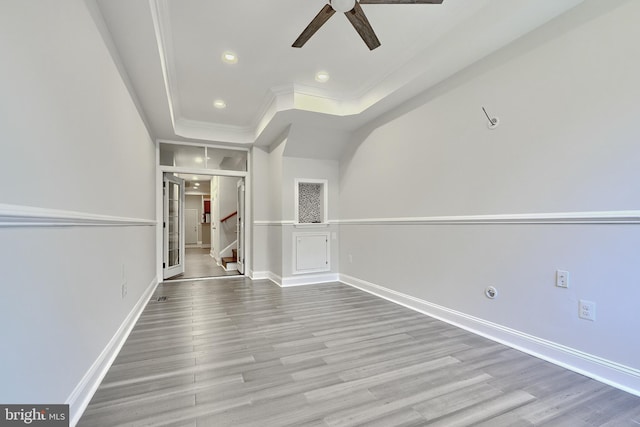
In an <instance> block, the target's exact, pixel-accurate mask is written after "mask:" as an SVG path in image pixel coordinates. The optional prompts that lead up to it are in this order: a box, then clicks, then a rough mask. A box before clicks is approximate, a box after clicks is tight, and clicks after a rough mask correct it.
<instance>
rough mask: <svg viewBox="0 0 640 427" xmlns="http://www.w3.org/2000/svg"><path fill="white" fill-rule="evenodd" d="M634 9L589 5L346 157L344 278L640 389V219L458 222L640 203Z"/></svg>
mask: <svg viewBox="0 0 640 427" xmlns="http://www.w3.org/2000/svg"><path fill="white" fill-rule="evenodd" d="M638 16H640V2H637V1H616V2H595V1H593V2H585V3H584V4H583V5H582V6H579V7H578V8H576V9H575V10H573V11H572V12H570V13H569V14H568V15H565V16H563V17H561V18H559V19H556V20H555V21H553V22H551V23H549V24H548V25H546V26H544V27H543V28H541V29H540V30H538V31H536V32H534V33H532V34H531V35H528V36H526V37H524V38H523V39H521V40H519V41H517V42H515V43H514V44H512V45H510V46H508V47H507V48H505V49H503V50H501V51H499V52H497V53H496V54H494V55H491V56H490V57H488V58H486V59H485V60H483V61H481V62H480V63H478V64H476V65H474V66H472V67H470V68H469V69H467V70H465V71H463V72H462V73H460V74H459V75H457V76H454V77H453V78H451V79H449V80H447V81H445V82H443V83H442V84H441V85H439V86H438V87H436V88H434V89H433V90H431V91H430V92H427V93H425V94H421V95H419V96H418V97H417V98H416V99H414V100H412V101H411V102H409V103H407V104H406V105H404V106H403V107H401V108H400V109H398V110H396V111H394V112H392V113H390V114H389V115H387V116H386V117H384V118H381V119H380V120H379V121H378V122H377V123H376V124H375V126H372V127H371V129H369V131H370V132H364V133H363V134H362V138H361V139H360V140H358V141H355V142H354V146H353V147H352V148H351V151H350V153H349V154H348V155H346V156H345V158H344V159H343V160H342V162H341V176H340V179H341V181H340V214H341V219H342V220H343V222H342V224H341V227H340V231H341V240H340V241H341V247H340V252H341V258H340V272H341V274H342V275H343V277H344V278H345V280H346V281H348V282H351V283H353V284H357V285H359V286H362V287H365V288H367V289H369V290H372V291H376V292H379V293H381V294H384V295H385V296H388V297H390V298H400V299H403V298H404V301H409V302H408V303H409V304H416V305H417V306H419V307H421V308H425V307H426V308H425V309H426V310H427V311H428V310H429V309H433V310H434V311H435V312H438V314H440V315H441V316H443V317H444V318H447V317H449V320H452V319H454V320H455V319H463V321H465V322H467V323H468V325H467V326H469V327H472V328H473V327H476V328H477V329H479V330H480V329H482V328H485V326H486V328H485V329H484V331H485V332H486V333H487V334H490V335H491V334H496V336H501V337H502V339H505V340H506V341H509V340H512V342H516V341H518V340H519V341H518V345H521V346H523V347H525V348H527V347H528V349H529V350H532V351H536V352H538V353H540V354H542V355H543V356H546V357H548V358H550V359H554V360H556V361H557V362H560V363H566V364H568V365H572V366H573V367H575V368H577V369H582V370H585V371H590V372H589V373H590V374H591V375H593V376H597V377H600V378H602V379H605V380H607V381H609V382H611V383H616V384H617V385H619V386H622V387H623V388H626V389H627V390H630V391H633V392H636V393H640V360H639V359H638V358H637V356H636V355H637V354H638V353H639V352H640V343H639V342H638V340H635V339H632V338H631V337H633V336H635V335H636V334H637V331H638V330H640V318H639V317H638V316H637V315H636V312H637V310H636V309H635V305H634V302H635V301H636V300H638V299H640V286H638V285H639V284H640V259H639V257H638V250H637V246H638V242H639V241H640V226H639V225H637V224H607V225H602V224H548V223H545V222H542V221H538V222H536V221H533V222H534V223H533V224H502V223H499V224H483V223H481V222H478V221H473V220H470V221H467V222H466V223H460V220H462V219H464V218H462V217H461V216H468V215H495V214H521V213H522V214H527V213H547V212H550V213H562V212H582V211H621V210H634V209H635V210H638V209H640V185H638V182H639V180H640V172H639V171H640V169H638V159H639V158H640V144H638V141H639V140H640V127H638V124H637V123H638V117H639V116H640V104H638V99H640V81H639V80H638V77H637V76H638V75H640V45H639V44H638V43H637V40H638V39H639V38H640V30H639V27H638V26H637V17H638ZM481 106H485V107H486V108H487V110H488V111H489V112H490V113H491V114H492V115H496V116H498V117H499V118H500V121H501V123H500V126H499V127H498V128H497V129H496V130H493V131H491V130H488V129H487V127H486V122H487V120H486V118H485V117H484V113H483V112H482V110H481ZM614 215H616V214H615V212H614ZM437 216H447V217H450V218H449V219H450V221H449V222H444V223H443V222H433V220H434V218H433V217H437ZM620 216H624V214H622V213H620ZM407 217H414V218H422V223H419V224H408V223H407V220H406V218H407ZM371 218H387V219H388V221H378V222H375V221H358V220H366V219H371ZM403 218H405V219H403ZM346 220H354V221H353V222H352V223H349V221H346ZM556 269H563V270H569V271H570V288H569V289H560V288H556V287H555V286H554V282H555V271H556ZM488 285H493V286H495V287H497V288H498V292H499V296H498V298H497V299H495V300H488V299H487V298H486V297H485V296H484V295H483V290H484V288H485V287H486V286H488ZM378 287H382V288H378ZM402 295H406V296H409V297H411V298H413V300H411V298H409V299H406V298H405V297H404V296H402ZM579 299H587V300H591V301H595V302H596V303H597V320H596V321H595V322H590V321H585V320H581V319H578V300H579ZM469 316H472V317H469ZM496 325H500V326H501V327H505V328H510V329H511V331H508V332H506V331H507V330H506V329H502V330H499V328H498V327H497V326H496ZM503 332H504V333H503ZM501 333H503V335H500V334H501ZM541 340H546V341H544V342H543V341H541ZM536 343H537V344H536ZM534 344H535V345H534ZM538 344H540V345H539V346H537V345H538ZM536 346H537V347H536ZM560 346H566V347H567V349H562V348H561V347H560ZM565 350H566V351H565ZM580 352H584V353H586V355H584V354H581V353H580ZM627 368H630V369H627Z"/></svg>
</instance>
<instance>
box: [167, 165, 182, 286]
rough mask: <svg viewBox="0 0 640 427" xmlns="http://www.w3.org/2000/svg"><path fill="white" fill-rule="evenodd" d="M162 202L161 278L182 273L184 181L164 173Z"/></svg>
mask: <svg viewBox="0 0 640 427" xmlns="http://www.w3.org/2000/svg"><path fill="white" fill-rule="evenodd" d="M162 195H163V197H162V201H163V205H164V214H163V231H164V239H163V246H164V256H163V260H162V267H163V273H162V275H163V277H164V278H165V279H166V278H169V277H173V276H176V275H178V274H182V273H184V180H183V179H180V178H178V177H175V176H173V175H172V174H168V173H165V174H164V175H163V185H162Z"/></svg>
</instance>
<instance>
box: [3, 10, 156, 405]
mask: <svg viewBox="0 0 640 427" xmlns="http://www.w3.org/2000/svg"><path fill="white" fill-rule="evenodd" d="M0 53H1V55H2V67H0V139H1V141H2V142H1V150H2V155H0V181H2V182H3V185H2V190H1V193H0V204H2V205H0V217H3V218H6V217H7V211H11V210H17V211H23V212H25V211H29V207H35V208H37V209H35V210H31V214H33V213H34V212H35V216H33V217H32V220H33V219H34V218H35V220H34V222H35V223H37V224H40V225H42V226H36V227H33V226H28V225H26V226H22V227H11V226H7V223H6V222H2V221H0V222H2V223H3V224H4V225H2V226H0V241H1V242H2V244H1V245H0V268H1V269H2V272H3V279H2V285H3V286H2V289H3V298H1V299H0V324H2V325H3V326H2V333H1V335H2V340H1V341H2V344H1V345H2V349H1V350H0V377H1V378H2V381H0V401H2V402H5V403H71V404H72V408H71V412H72V416H77V415H78V409H79V408H80V406H82V405H83V399H86V398H87V397H88V396H89V395H90V393H89V392H90V388H91V386H92V385H93V384H91V382H92V381H95V380H97V379H99V378H98V377H99V372H97V371H96V365H94V363H97V362H98V361H99V360H100V359H99V357H100V355H101V353H102V352H103V351H104V350H105V349H107V350H113V348H109V347H108V346H109V343H110V340H112V338H113V337H114V336H116V334H117V332H118V330H119V328H120V327H121V326H122V325H123V324H125V320H126V319H127V316H129V315H130V314H131V313H132V312H133V311H134V309H135V307H136V304H137V303H138V302H139V300H141V299H142V301H144V299H143V298H144V296H145V295H147V294H146V292H148V291H149V290H150V289H152V288H153V285H154V284H155V277H154V276H155V273H154V268H155V259H154V253H155V227H154V225H149V224H153V218H154V215H155V209H154V194H153V192H152V191H148V192H131V191H130V190H129V189H130V188H131V183H132V182H135V183H136V188H149V189H151V188H154V170H155V169H154V162H155V151H154V147H153V144H152V142H151V140H150V137H149V135H148V133H147V131H146V129H145V127H144V124H143V122H142V120H141V118H140V116H139V115H138V113H137V111H136V108H135V106H134V104H133V102H132V100H131V98H130V96H129V94H128V92H127V90H126V88H125V86H124V84H123V82H122V79H121V78H120V76H119V74H118V72H117V70H116V67H115V65H114V63H113V60H112V58H111V56H110V55H109V52H108V51H107V49H106V47H105V45H104V42H103V40H102V39H101V36H100V34H99V32H98V31H97V29H96V26H95V24H94V22H93V21H92V18H91V16H90V14H89V12H88V10H87V7H86V5H85V3H84V2H83V1H80V0H64V1H56V2H49V1H38V0H36V1H29V2H24V1H21V0H7V1H4V2H3V3H2V12H1V13H0ZM34 189H36V190H37V191H34ZM27 190H28V191H27ZM51 209H56V210H57V211H51ZM68 211H73V212H74V213H73V214H70V213H69V212H68ZM69 215H75V217H76V218H77V219H76V220H75V222H76V223H83V224H84V225H82V226H74V225H70V226H65V227H60V226H57V224H58V225H59V223H60V222H61V221H62V219H61V218H64V217H65V216H69ZM93 215H101V216H100V217H95V216H93ZM21 218H22V217H21V216H20V215H18V216H17V217H16V218H14V219H17V220H21ZM91 218H93V220H91ZM119 221H125V222H126V223H127V224H128V225H127V226H123V225H118V224H120V222H119ZM45 223H47V224H49V225H48V226H45ZM123 282H126V283H127V287H128V293H127V295H126V297H125V298H122V297H121V284H122V283H123ZM129 320H131V319H129ZM125 326H126V324H125ZM120 332H122V331H120ZM111 344H113V342H112V343H111ZM107 356H109V355H107ZM92 368H94V369H93V370H92ZM98 368H99V367H98ZM83 379H84V380H86V381H88V382H89V384H87V383H82V380H83ZM84 403H86V402H84Z"/></svg>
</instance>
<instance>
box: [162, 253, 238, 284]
mask: <svg viewBox="0 0 640 427" xmlns="http://www.w3.org/2000/svg"><path fill="white" fill-rule="evenodd" d="M209 252H210V250H209V249H208V248H186V249H185V257H184V273H183V274H179V275H177V276H174V277H172V278H170V279H168V280H170V281H171V280H184V279H199V278H203V277H220V276H237V275H238V274H239V273H238V271H237V270H234V271H225V270H224V268H222V267H220V266H219V265H218V264H216V261H215V260H214V259H213V258H211V255H210V254H209Z"/></svg>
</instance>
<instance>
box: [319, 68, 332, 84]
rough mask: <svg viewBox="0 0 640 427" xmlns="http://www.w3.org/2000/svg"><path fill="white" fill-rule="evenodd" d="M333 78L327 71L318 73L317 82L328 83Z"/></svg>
mask: <svg viewBox="0 0 640 427" xmlns="http://www.w3.org/2000/svg"><path fill="white" fill-rule="evenodd" d="M330 77H331V76H330V75H329V73H327V72H326V71H318V72H317V73H316V81H317V82H320V83H326V82H328V81H329V78H330Z"/></svg>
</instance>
